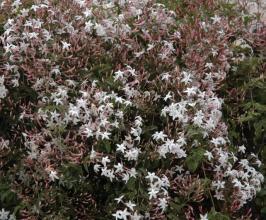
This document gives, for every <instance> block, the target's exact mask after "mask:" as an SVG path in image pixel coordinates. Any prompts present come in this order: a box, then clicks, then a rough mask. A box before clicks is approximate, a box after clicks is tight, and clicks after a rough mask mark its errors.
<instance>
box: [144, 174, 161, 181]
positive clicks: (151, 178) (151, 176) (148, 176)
mask: <svg viewBox="0 0 266 220" xmlns="http://www.w3.org/2000/svg"><path fill="white" fill-rule="evenodd" d="M145 178H146V179H149V181H150V182H153V180H154V179H158V176H156V175H155V173H150V172H148V175H147V176H146V177H145Z"/></svg>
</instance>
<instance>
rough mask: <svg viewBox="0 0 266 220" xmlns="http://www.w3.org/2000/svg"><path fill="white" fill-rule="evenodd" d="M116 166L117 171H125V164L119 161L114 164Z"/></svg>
mask: <svg viewBox="0 0 266 220" xmlns="http://www.w3.org/2000/svg"><path fill="white" fill-rule="evenodd" d="M114 168H115V169H116V170H115V173H119V172H123V171H124V167H123V164H121V163H118V164H117V165H114Z"/></svg>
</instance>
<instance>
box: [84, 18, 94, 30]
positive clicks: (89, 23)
mask: <svg viewBox="0 0 266 220" xmlns="http://www.w3.org/2000/svg"><path fill="white" fill-rule="evenodd" d="M92 27H93V23H92V22H91V21H87V22H85V28H84V30H85V31H86V32H87V33H90V32H91V28H92Z"/></svg>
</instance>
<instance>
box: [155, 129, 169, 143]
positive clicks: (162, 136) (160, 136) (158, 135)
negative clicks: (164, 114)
mask: <svg viewBox="0 0 266 220" xmlns="http://www.w3.org/2000/svg"><path fill="white" fill-rule="evenodd" d="M166 137H167V135H166V134H164V133H163V131H160V132H158V131H156V132H155V133H154V134H153V135H152V138H153V139H154V140H156V141H159V140H162V141H164V139H165V138H166Z"/></svg>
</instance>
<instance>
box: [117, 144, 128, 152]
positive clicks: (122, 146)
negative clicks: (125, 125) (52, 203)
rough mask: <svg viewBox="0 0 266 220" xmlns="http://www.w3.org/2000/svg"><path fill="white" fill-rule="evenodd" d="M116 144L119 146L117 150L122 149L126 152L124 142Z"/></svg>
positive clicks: (121, 150)
mask: <svg viewBox="0 0 266 220" xmlns="http://www.w3.org/2000/svg"><path fill="white" fill-rule="evenodd" d="M116 146H117V148H116V151H120V152H122V153H124V152H125V149H126V147H125V144H124V143H122V144H116Z"/></svg>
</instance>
